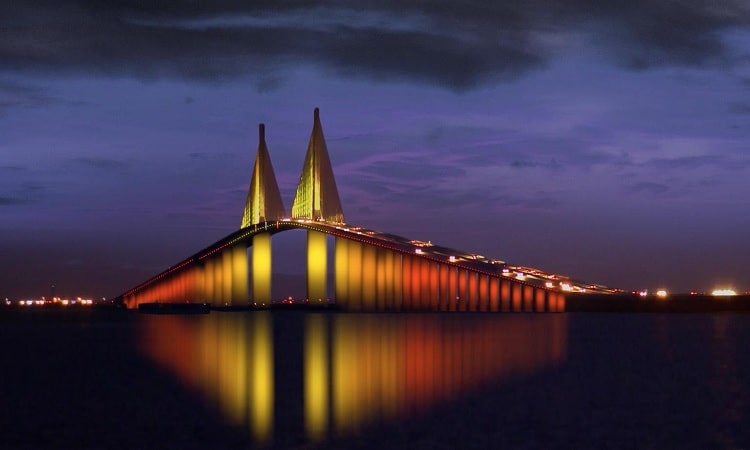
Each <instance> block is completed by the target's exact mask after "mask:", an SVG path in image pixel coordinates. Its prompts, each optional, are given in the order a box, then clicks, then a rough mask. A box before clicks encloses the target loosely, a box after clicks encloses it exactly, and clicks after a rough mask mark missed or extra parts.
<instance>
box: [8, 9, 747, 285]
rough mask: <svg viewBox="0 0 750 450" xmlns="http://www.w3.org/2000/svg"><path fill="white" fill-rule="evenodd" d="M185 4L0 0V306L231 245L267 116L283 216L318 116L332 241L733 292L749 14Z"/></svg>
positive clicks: (743, 248)
mask: <svg viewBox="0 0 750 450" xmlns="http://www.w3.org/2000/svg"><path fill="white" fill-rule="evenodd" d="M198 3H199V2H194V1H174V0H170V1H150V2H141V1H135V0H120V1H112V2H99V1H84V0H82V1H75V2H74V1H63V0H59V1H58V0H49V1H41V0H30V1H25V2H3V3H2V6H0V156H1V158H0V267H2V272H1V273H0V296H7V297H11V298H13V297H20V296H37V295H48V294H49V291H50V286H51V285H52V284H55V285H56V286H57V293H58V294H65V295H92V296H107V297H111V296H114V295H117V294H119V293H121V292H122V291H124V290H126V289H127V288H129V287H132V286H133V285H135V284H138V283H139V282H141V281H143V280H144V279H145V278H148V277H149V276H151V275H153V274H155V273H156V272H158V271H160V270H162V269H164V268H166V267H167V266H169V265H171V264H173V263H175V262H177V261H179V260H180V259H182V258H184V257H186V256H188V255H190V254H192V253H194V252H195V251H197V250H199V249H200V248H203V247H205V246H207V245H208V244H210V243H212V242H214V241H216V240H218V239H219V238H221V237H223V236H225V235H226V234H228V233H230V232H232V231H234V230H235V229H237V228H238V226H239V222H240V218H241V213H242V207H243V205H244V199H245V196H246V193H247V186H248V182H249V179H250V175H251V171H252V164H253V158H254V153H255V150H256V147H257V124H258V123H260V122H264V123H265V124H266V135H267V141H268V146H269V149H270V152H271V158H272V161H273V164H274V168H275V171H276V175H277V178H278V180H279V184H280V187H281V190H282V195H283V197H284V201H285V205H286V207H287V209H289V208H290V205H291V199H292V196H293V192H294V188H295V186H296V181H297V179H298V177H299V171H300V169H301V166H302V162H303V159H304V152H305V150H306V145H307V139H308V137H309V133H310V131H311V129H312V111H313V108H314V107H316V106H317V107H320V109H321V119H322V122H323V129H324V131H325V135H326V139H327V142H328V149H329V153H330V156H331V160H332V163H333V166H334V171H335V173H336V176H337V183H338V188H339V192H340V195H341V200H342V203H343V206H344V212H345V214H346V219H347V222H349V223H352V224H361V225H365V226H368V227H370V228H374V229H377V230H381V231H387V232H391V233H395V234H400V235H403V236H406V237H411V238H418V239H422V240H432V241H433V242H436V243H439V244H441V245H446V246H450V247H455V248H459V249H463V250H467V251H473V252H477V253H481V254H483V255H485V256H488V257H492V258H496V259H502V260H505V261H507V262H509V263H512V264H522V265H529V266H533V267H538V268H541V269H544V270H548V271H551V272H557V273H562V274H566V275H569V276H573V277H575V278H579V279H583V280H587V281H592V282H599V283H603V284H607V285H610V286H613V287H620V288H624V289H635V288H651V289H654V288H657V287H662V286H664V287H667V288H669V289H670V290H672V291H682V292H685V291H688V290H691V289H700V290H710V289H712V288H713V287H714V286H716V285H718V284H722V285H733V286H735V287H736V288H738V289H741V290H750V276H748V273H750V272H749V269H750V263H748V255H750V239H749V236H750V207H749V206H750V200H748V194H750V180H748V175H750V152H749V151H748V150H750V148H749V146H750V140H749V139H748V138H749V137H750V6H749V5H750V4H748V3H747V2H746V1H745V0H723V1H722V0H717V1H713V2H704V1H690V0H685V1H664V0H628V1H610V2H601V1H594V0H578V1H570V2H559V1H552V0H535V1H534V0H532V1H527V0H518V1H503V2H490V1H468V0H467V1H462V0H451V1H434V2H422V1H409V0H406V1H403V0H398V1H377V2H366V1H364V2H357V3H356V4H355V3H353V2H349V1H342V2H309V1H290V2H284V3H283V4H282V2H278V1H268V2H263V1H256V2H248V1H244V0H242V1H239V0H237V1H214V2H202V3H205V4H206V5H208V4H210V5H211V6H199V5H198ZM280 237H281V236H280ZM294 239H296V238H290V239H287V240H288V241H289V242H287V243H286V244H288V245H290V246H293V247H294V245H292V244H293V241H294ZM279 245H280V246H281V247H284V245H285V243H284V242H283V240H282V242H281V244H279ZM299 250H300V248H298V247H295V250H294V251H296V252H299ZM277 259H280V258H277ZM290 270H293V269H290Z"/></svg>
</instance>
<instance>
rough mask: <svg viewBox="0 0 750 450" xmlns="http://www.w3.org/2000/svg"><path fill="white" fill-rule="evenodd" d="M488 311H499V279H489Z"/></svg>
mask: <svg viewBox="0 0 750 450" xmlns="http://www.w3.org/2000/svg"><path fill="white" fill-rule="evenodd" d="M490 311H492V312H498V311H500V279H498V278H496V277H491V278H490Z"/></svg>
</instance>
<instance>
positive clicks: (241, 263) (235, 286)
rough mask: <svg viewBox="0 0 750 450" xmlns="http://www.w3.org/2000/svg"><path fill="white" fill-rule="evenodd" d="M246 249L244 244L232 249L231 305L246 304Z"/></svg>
mask: <svg viewBox="0 0 750 450" xmlns="http://www.w3.org/2000/svg"><path fill="white" fill-rule="evenodd" d="M247 277H248V265H247V247H245V245H244V244H239V245H235V246H234V247H232V297H231V298H232V304H233V305H244V304H247V285H248V282H247V281H248V280H247Z"/></svg>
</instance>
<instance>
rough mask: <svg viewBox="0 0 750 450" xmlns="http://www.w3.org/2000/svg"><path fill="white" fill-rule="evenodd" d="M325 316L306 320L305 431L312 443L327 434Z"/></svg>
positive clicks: (326, 325) (326, 331) (326, 332)
mask: <svg viewBox="0 0 750 450" xmlns="http://www.w3.org/2000/svg"><path fill="white" fill-rule="evenodd" d="M326 319H327V316H321V315H308V316H307V317H306V318H305V343H304V346H305V352H304V358H305V374H304V383H305V387H304V389H305V432H306V434H307V437H308V439H309V440H311V441H312V442H320V441H322V440H323V439H325V437H326V434H327V432H328V411H329V404H328V398H329V388H328V380H329V377H330V375H329V372H328V364H329V361H330V356H329V354H328V353H329V352H328V323H327V320H326Z"/></svg>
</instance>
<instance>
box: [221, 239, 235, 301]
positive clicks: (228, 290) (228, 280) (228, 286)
mask: <svg viewBox="0 0 750 450" xmlns="http://www.w3.org/2000/svg"><path fill="white" fill-rule="evenodd" d="M232 262H233V261H232V248H231V247H228V248H225V249H224V250H222V252H221V300H220V302H221V304H222V305H231V304H232V284H233V280H232V278H233V276H232V275H234V273H233V271H232Z"/></svg>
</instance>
